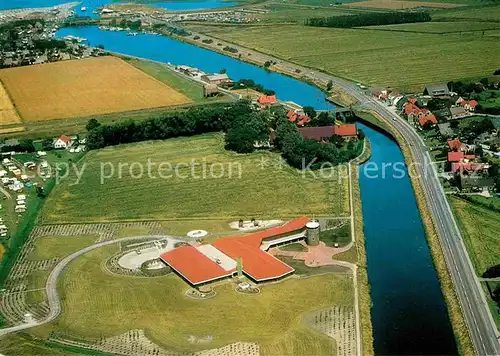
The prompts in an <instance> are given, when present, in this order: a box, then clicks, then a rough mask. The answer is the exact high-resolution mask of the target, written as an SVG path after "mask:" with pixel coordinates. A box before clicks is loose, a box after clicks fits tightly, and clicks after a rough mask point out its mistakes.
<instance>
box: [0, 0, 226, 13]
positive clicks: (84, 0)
mask: <svg viewBox="0 0 500 356" xmlns="http://www.w3.org/2000/svg"><path fill="white" fill-rule="evenodd" d="M73 1H79V2H81V4H80V5H78V6H77V7H75V9H74V10H75V12H76V14H77V15H79V16H90V17H96V15H95V14H93V13H92V11H93V10H95V9H96V8H98V7H101V6H104V5H108V4H119V2H116V1H113V0H1V1H0V10H7V9H25V8H34V7H50V6H55V5H61V4H64V3H68V2H73ZM122 3H124V2H122ZM145 5H150V6H155V7H160V8H162V9H167V10H202V9H215V8H218V7H226V6H234V5H236V3H234V2H224V1H217V0H207V1H159V2H149V3H145ZM82 6H85V7H86V8H87V10H86V11H81V7H82Z"/></svg>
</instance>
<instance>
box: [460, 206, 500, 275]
mask: <svg viewBox="0 0 500 356" xmlns="http://www.w3.org/2000/svg"><path fill="white" fill-rule="evenodd" d="M450 202H451V206H452V208H453V212H454V213H455V216H456V217H457V219H458V225H459V227H460V230H461V232H462V236H463V238H464V241H465V245H466V246H467V250H468V251H469V256H470V258H471V260H472V263H473V264H474V267H475V269H476V273H477V275H478V276H481V275H482V274H483V273H484V272H485V271H486V270H487V269H488V268H489V267H491V266H494V265H498V264H500V226H499V225H498V221H499V219H500V213H497V212H494V211H492V210H489V209H486V208H483V207H481V206H478V205H474V204H472V203H469V202H467V201H464V200H461V199H458V198H451V199H450Z"/></svg>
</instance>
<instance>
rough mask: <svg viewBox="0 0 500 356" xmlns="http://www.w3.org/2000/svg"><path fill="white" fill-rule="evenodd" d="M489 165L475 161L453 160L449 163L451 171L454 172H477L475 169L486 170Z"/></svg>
mask: <svg viewBox="0 0 500 356" xmlns="http://www.w3.org/2000/svg"><path fill="white" fill-rule="evenodd" d="M489 167H490V166H489V165H488V164H485V163H475V162H455V163H452V164H451V171H452V172H453V173H456V172H464V171H466V172H477V171H487V170H488V168H489Z"/></svg>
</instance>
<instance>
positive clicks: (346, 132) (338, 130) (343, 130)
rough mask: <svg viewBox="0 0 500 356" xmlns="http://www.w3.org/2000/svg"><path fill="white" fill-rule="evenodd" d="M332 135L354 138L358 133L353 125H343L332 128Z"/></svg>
mask: <svg viewBox="0 0 500 356" xmlns="http://www.w3.org/2000/svg"><path fill="white" fill-rule="evenodd" d="M333 134H334V135H338V136H342V137H345V138H349V137H356V136H357V134H358V131H357V129H356V125H355V124H344V125H337V126H334V127H333Z"/></svg>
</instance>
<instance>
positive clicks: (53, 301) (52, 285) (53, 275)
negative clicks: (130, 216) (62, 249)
mask: <svg viewBox="0 0 500 356" xmlns="http://www.w3.org/2000/svg"><path fill="white" fill-rule="evenodd" d="M167 237H171V236H168V235H144V236H130V237H123V238H119V239H115V240H109V241H103V242H99V243H97V244H95V245H92V246H88V247H85V248H83V249H81V250H79V251H76V252H74V253H72V254H71V255H69V256H68V257H66V258H64V259H62V260H61V261H60V262H59V263H58V264H57V265H56V267H55V268H54V269H53V270H52V272H50V275H49V278H48V279H47V284H46V285H45V292H46V293H47V302H48V304H49V314H48V315H47V316H46V317H45V318H43V319H42V320H39V321H36V322H33V323H25V324H21V325H17V326H13V327H10V328H5V329H0V336H3V335H7V334H10V333H13V332H16V331H20V330H25V329H29V328H32V327H35V326H39V325H43V324H47V323H50V322H51V321H53V320H55V319H56V318H57V317H58V316H59V314H60V313H61V301H60V300H59V295H58V294H57V279H58V278H59V275H60V274H61V272H62V271H63V270H64V268H66V266H67V265H68V264H69V263H70V262H71V261H73V260H74V259H75V258H78V257H80V256H81V255H83V254H85V253H87V252H90V251H92V250H95V249H96V248H99V247H103V246H108V245H113V244H115V243H117V242H123V241H130V240H140V239H146V238H149V239H151V238H158V239H162V238H167Z"/></svg>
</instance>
